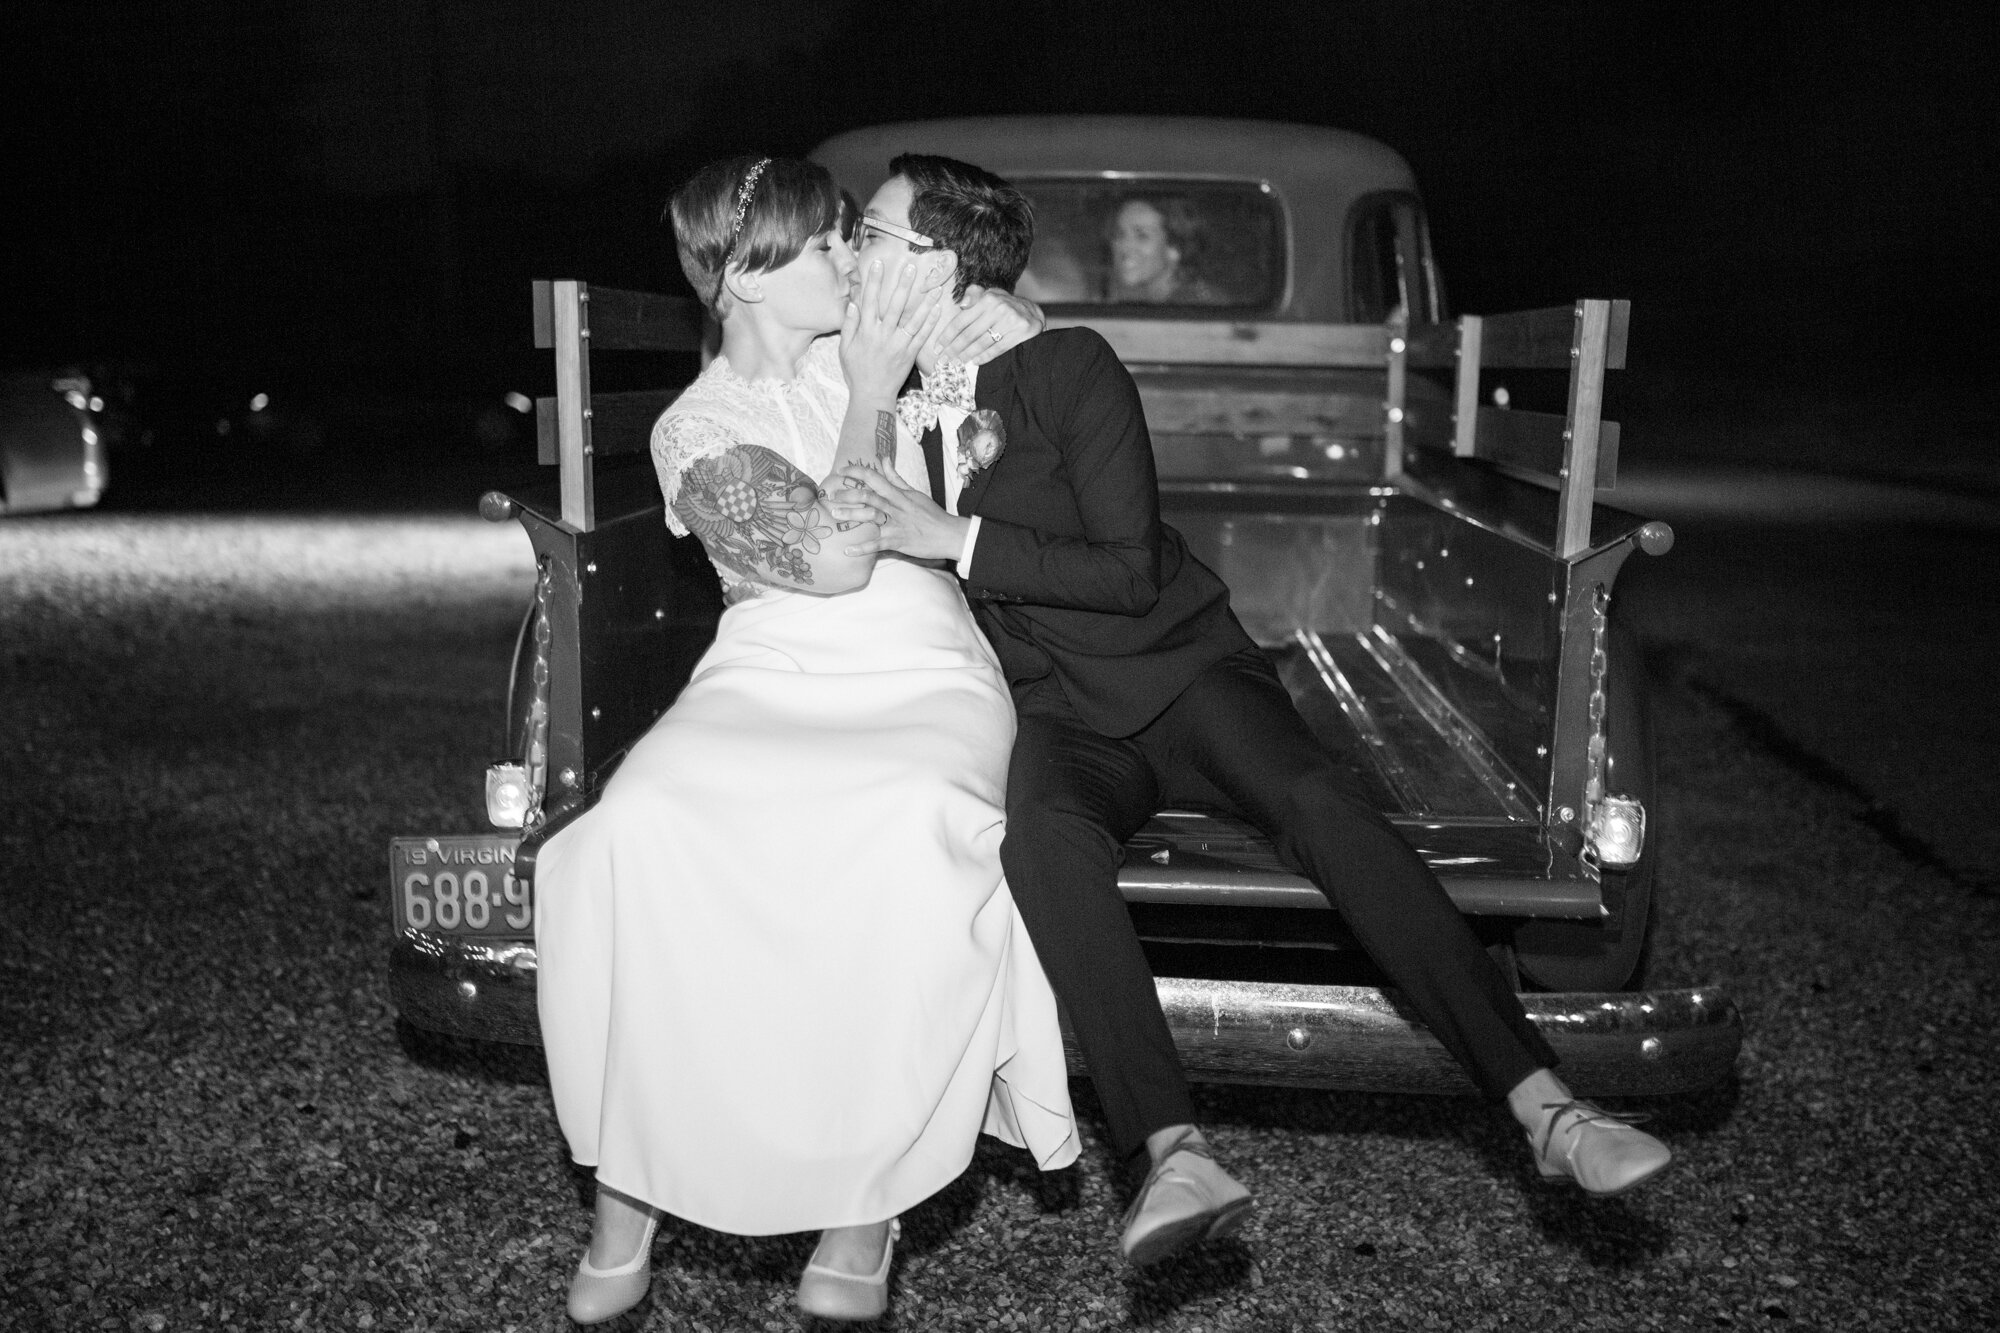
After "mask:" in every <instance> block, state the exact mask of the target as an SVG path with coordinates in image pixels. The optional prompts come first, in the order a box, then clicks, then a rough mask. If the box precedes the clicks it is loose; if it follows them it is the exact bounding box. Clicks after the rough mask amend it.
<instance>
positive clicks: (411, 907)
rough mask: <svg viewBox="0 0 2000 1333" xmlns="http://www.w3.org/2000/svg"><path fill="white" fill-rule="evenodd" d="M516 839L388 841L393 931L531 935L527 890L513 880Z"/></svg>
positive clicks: (462, 836)
mask: <svg viewBox="0 0 2000 1333" xmlns="http://www.w3.org/2000/svg"><path fill="white" fill-rule="evenodd" d="M520 841H521V838H520V835H519V834H515V833H469V834H454V835H450V836H446V835H439V836H437V837H433V838H391V839H390V840H389V907H390V914H391V916H392V917H393V918H394V920H395V923H396V929H397V930H399V931H404V930H421V931H426V932H429V933H430V934H433V935H516V936H524V935H532V934H534V933H535V899H534V890H533V887H532V886H531V885H528V884H523V883H522V882H521V881H520V880H517V879H515V878H514V848H515V847H516V846H518V845H519V844H520Z"/></svg>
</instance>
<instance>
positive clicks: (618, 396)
mask: <svg viewBox="0 0 2000 1333" xmlns="http://www.w3.org/2000/svg"><path fill="white" fill-rule="evenodd" d="M680 392H681V391H680V390H679V389H640V390H637V391H635V392H632V393H597V394H592V395H591V396H590V445H591V454H592V457H595V458H614V457H616V456H618V455H619V454H638V453H644V452H645V451H646V449H647V448H648V447H649V445H650V444H651V440H652V433H653V423H654V422H655V421H657V420H658V419H659V416H660V413H662V412H664V411H666V410H667V404H669V403H671V402H673V401H674V399H676V398H678V397H680ZM556 402H557V400H556V399H554V398H537V399H536V400H535V454H536V461H538V462H541V463H545V464H546V463H555V462H559V461H560V460H561V457H562V454H561V449H560V445H559V443H558V437H557V431H556V420H557V414H556Z"/></svg>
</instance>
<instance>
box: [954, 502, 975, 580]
mask: <svg viewBox="0 0 2000 1333" xmlns="http://www.w3.org/2000/svg"><path fill="white" fill-rule="evenodd" d="M978 540H979V515H977V514H974V515H973V516H972V521H971V522H970V523H968V524H966V525H965V545H964V546H963V547H962V548H961V549H960V550H959V553H958V576H959V577H960V578H962V579H969V578H971V577H972V544H973V543H974V542H976V541H978Z"/></svg>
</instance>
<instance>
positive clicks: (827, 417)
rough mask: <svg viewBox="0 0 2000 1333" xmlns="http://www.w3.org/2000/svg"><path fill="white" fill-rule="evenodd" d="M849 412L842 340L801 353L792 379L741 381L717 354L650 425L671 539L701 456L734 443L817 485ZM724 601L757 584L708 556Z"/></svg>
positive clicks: (681, 528) (683, 530)
mask: <svg viewBox="0 0 2000 1333" xmlns="http://www.w3.org/2000/svg"><path fill="white" fill-rule="evenodd" d="M846 413H847V380H846V379H845V377H844V376H843V375H842V374H841V370H840V336H839V335H838V334H835V335H832V336H830V337H825V338H820V339H818V340H817V341H815V342H814V343H813V344H812V346H811V347H810V348H808V349H807V350H806V354H805V357H804V358H803V359H802V360H801V361H800V362H799V373H798V376H797V377H796V378H794V379H789V380H779V379H758V380H746V379H744V378H743V377H742V376H741V375H738V374H737V373H736V371H735V370H734V369H733V368H731V366H730V364H729V360H728V358H727V357H723V356H717V357H716V358H715V360H713V361H711V362H709V363H708V366H707V368H706V369H704V370H703V371H702V372H701V374H699V375H697V376H696V377H695V379H694V382H693V383H692V384H690V385H688V387H687V388H686V389H685V390H684V391H683V392H682V393H681V396H680V397H679V398H676V399H675V400H674V401H673V403H672V404H671V405H670V406H669V407H668V408H667V410H666V411H665V412H663V413H661V414H660V419H659V420H658V421H656V422H654V423H653V439H652V452H653V470H654V472H655V473H656V474H657V475H658V477H659V480H660V494H661V496H662V497H664V498H665V500H666V516H667V527H668V528H670V529H672V531H673V533H674V535H675V536H677V537H685V536H687V535H688V528H687V525H686V524H685V523H683V522H681V520H680V516H679V515H677V514H675V513H674V501H675V499H676V498H677V497H678V496H679V495H680V488H681V475H682V474H683V473H684V472H686V470H687V469H688V468H689V467H690V466H692V465H693V464H695V463H697V462H699V461H701V460H702V459H704V458H714V457H716V456H717V455H719V454H724V453H727V452H728V451H729V450H731V449H734V448H736V447H737V446H739V445H759V446H761V447H763V448H765V449H769V450H770V451H771V452H773V453H775V454H777V455H779V456H780V457H782V458H784V459H785V461H786V462H788V463H790V464H791V465H792V466H793V467H795V468H797V469H798V470H799V471H801V472H803V473H805V474H806V475H807V476H809V477H811V478H813V479H814V480H815V481H817V480H819V479H820V478H822V477H824V476H825V475H826V474H827V473H828V472H829V471H830V470H832V467H833V456H834V453H835V452H836V451H837V450H838V449H839V447H840V419H841V417H843V416H844V415H846ZM709 563H711V564H713V565H715V572H716V574H717V575H718V576H719V577H720V578H721V579H722V586H723V591H724V594H725V596H726V597H727V598H728V599H729V600H731V601H734V600H736V599H737V598H738V597H741V596H748V595H754V594H755V592H756V591H757V590H758V588H759V587H760V585H756V584H749V583H746V582H745V581H744V580H743V578H742V576H741V575H739V574H736V573H735V572H733V571H731V570H729V569H726V568H724V567H723V566H722V565H721V564H720V563H717V562H716V561H715V560H714V559H713V558H712V557H711V559H710V562H709Z"/></svg>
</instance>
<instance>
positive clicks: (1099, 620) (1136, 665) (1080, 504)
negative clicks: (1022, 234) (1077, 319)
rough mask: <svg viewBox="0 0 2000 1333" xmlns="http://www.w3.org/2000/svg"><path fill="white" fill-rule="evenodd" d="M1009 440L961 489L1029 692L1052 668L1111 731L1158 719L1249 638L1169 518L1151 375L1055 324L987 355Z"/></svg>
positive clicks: (998, 642)
mask: <svg viewBox="0 0 2000 1333" xmlns="http://www.w3.org/2000/svg"><path fill="white" fill-rule="evenodd" d="M978 400H979V406H980V407H981V408H991V409H994V410H997V411H998V412H999V413H1000V418H1001V421H1002V422H1003V423H1004V424H1005V427H1006V448H1005V450H1004V451H1003V452H1002V454H1001V456H1000V458H999V460H998V461H997V462H996V463H994V465H993V466H992V467H990V468H987V469H986V470H985V471H983V472H979V473H975V474H974V475H973V477H972V478H971V480H970V481H969V482H968V483H967V484H966V487H965V490H964V491H963V493H961V494H960V496H959V501H958V511H959V512H960V513H961V514H977V515H979V516H980V527H979V540H978V541H977V542H976V543H975V545H974V547H973V553H972V564H971V566H970V567H969V569H968V571H967V574H968V577H967V579H966V584H965V590H966V595H967V596H968V597H969V598H970V599H971V600H972V605H973V610H974V613H975V614H976V615H977V616H978V618H979V623H980V627H981V628H982V629H984V630H985V631H986V635H987V637H988V638H989V639H991V640H992V641H993V646H994V648H995V650H996V651H997V652H998V653H999V656H1000V663H1001V666H1002V667H1003V668H1004V669H1005V671H1006V673H1007V679H1008V683H1009V684H1010V685H1012V686H1013V687H1014V690H1015V692H1016V695H1017V697H1018V696H1020V695H1022V694H1023V692H1024V691H1030V690H1033V689H1037V688H1047V685H1048V681H1049V678H1051V677H1053V679H1054V682H1055V683H1056V684H1058V685H1059V686H1060V687H1061V689H1062V690H1063V692H1064V693H1065V694H1066V695H1067V696H1068V698H1069V701H1070V704H1071V706H1072V707H1074V708H1075V710H1076V712H1077V714H1078V715H1079V716H1080V717H1082V719H1083V720H1084V721H1085V722H1086V723H1088V724H1089V725H1090V726H1091V727H1092V728H1094V729H1095V730H1097V731H1099V732H1101V733H1103V734H1104V735H1107V736H1129V735H1131V734H1132V733H1133V732H1135V731H1138V730H1139V729H1140V728H1142V727H1144V726H1145V725H1146V724H1147V723H1149V722H1151V721H1152V720H1153V719H1154V718H1156V717H1158V716H1159V714H1160V712H1161V710H1163V709H1164V708H1165V707H1166V706H1167V705H1168V704H1169V703H1170V702H1172V701H1173V699H1174V697H1175V696H1176V695H1178V694H1179V693H1180V692H1181V691H1182V690H1184V689H1186V688H1187V686H1188V683H1189V682H1190V681H1192V680H1193V679H1194V678H1195V676H1196V675H1197V674H1199V673H1200V672H1201V671H1202V670H1204V669H1205V668H1207V667H1208V666H1210V665H1212V664H1214V663H1215V662H1217V661H1219V660H1221V659H1222V658H1224V657H1226V656H1228V655H1229V654H1230V653H1232V652H1235V651H1237V650H1238V649H1240V648H1245V647H1248V646H1250V637H1249V636H1248V635H1247V634H1245V633H1244V632H1243V628H1242V626H1241V625H1239V624H1238V623H1237V621H1236V617H1235V616H1234V615H1233V614H1232V613H1231V612H1230V610H1229V590H1228V589H1227V588H1226V587H1225V586H1224V585H1223V582H1222V580H1221V579H1219V578H1217V577H1216V575H1215V573H1214V572H1213V571H1212V570H1210V569H1209V568H1208V567H1207V566H1206V565H1204V564H1202V563H1201V562H1200V561H1199V560H1196V559H1195V558H1194V557H1193V556H1192V555H1190V554H1188V550H1187V544H1186V542H1185V541H1184V540H1182V538H1181V535H1180V533H1178V532H1176V531H1174V530H1173V529H1172V528H1171V527H1168V526H1167V525H1166V524H1164V523H1162V522H1160V491H1159V483H1158V480H1157V478H1156V477H1155V476H1154V472H1153V444H1152V440H1151V438H1150V437H1148V435H1147V434H1146V418H1145V414H1144V413H1143V412H1142V411H1141V409H1140V406H1139V390H1138V386H1137V385H1135V384H1133V382H1132V377H1131V375H1130V374H1128V373H1127V372H1126V370H1125V367H1124V366H1123V365H1122V364H1121V363H1120V362H1119V360H1118V357H1117V356H1116V354H1114V353H1113V352H1112V350H1111V348H1110V346H1109V345H1108V344H1107V343H1106V342H1105V341H1104V339H1103V338H1102V337H1100V336H1099V335H1098V334H1096V333H1095V332H1093V331H1091V330H1090V329H1056V330H1053V331H1051V332H1048V333H1044V334H1042V335H1041V336H1039V337H1037V338H1032V339H1030V340H1029V341H1027V342H1025V343H1023V344H1021V345H1020V346H1019V347H1017V348H1015V349H1013V350H1012V351H1010V352H1007V353H1005V354H1004V355H1002V356H1000V357H998V358H996V359H994V360H993V361H991V362H989V363H987V364H986V365H984V366H982V367H980V370H979V382H978Z"/></svg>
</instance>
